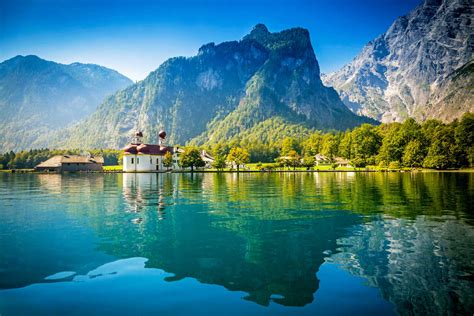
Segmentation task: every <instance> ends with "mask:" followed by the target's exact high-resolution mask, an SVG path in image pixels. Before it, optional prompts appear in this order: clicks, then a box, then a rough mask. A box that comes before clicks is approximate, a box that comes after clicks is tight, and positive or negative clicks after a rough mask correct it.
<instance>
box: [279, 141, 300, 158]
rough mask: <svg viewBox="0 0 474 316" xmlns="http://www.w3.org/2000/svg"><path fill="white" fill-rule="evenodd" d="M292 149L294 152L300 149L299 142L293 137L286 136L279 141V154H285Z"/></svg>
mask: <svg viewBox="0 0 474 316" xmlns="http://www.w3.org/2000/svg"><path fill="white" fill-rule="evenodd" d="M292 150H294V151H296V152H299V151H300V144H299V143H298V141H297V140H296V139H295V138H292V137H286V138H285V139H283V141H282V142H281V155H282V156H286V155H288V153H289V152H290V151H292Z"/></svg>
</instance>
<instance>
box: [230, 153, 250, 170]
mask: <svg viewBox="0 0 474 316" xmlns="http://www.w3.org/2000/svg"><path fill="white" fill-rule="evenodd" d="M227 161H228V162H231V163H232V164H235V165H237V171H239V168H240V165H243V164H246V163H248V162H249V152H248V151H247V150H246V149H244V148H240V147H233V148H231V149H230V152H229V154H228V155H227Z"/></svg>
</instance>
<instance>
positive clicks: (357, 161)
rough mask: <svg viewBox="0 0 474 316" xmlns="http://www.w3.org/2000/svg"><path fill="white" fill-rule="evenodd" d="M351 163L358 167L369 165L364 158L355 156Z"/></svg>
mask: <svg viewBox="0 0 474 316" xmlns="http://www.w3.org/2000/svg"><path fill="white" fill-rule="evenodd" d="M351 164H352V165H353V166H354V167H356V168H364V167H365V166H367V162H366V161H365V159H363V158H355V159H353V160H352V161H351Z"/></svg>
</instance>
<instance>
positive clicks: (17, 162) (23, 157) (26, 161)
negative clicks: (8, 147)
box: [0, 148, 122, 169]
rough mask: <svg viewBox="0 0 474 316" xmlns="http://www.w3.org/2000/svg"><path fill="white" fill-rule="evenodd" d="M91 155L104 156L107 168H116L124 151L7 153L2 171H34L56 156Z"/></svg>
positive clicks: (0, 157) (0, 158)
mask: <svg viewBox="0 0 474 316" xmlns="http://www.w3.org/2000/svg"><path fill="white" fill-rule="evenodd" d="M86 153H90V154H91V155H92V156H102V157H103V158H104V165H105V166H114V165H118V164H119V163H121V159H122V156H121V155H122V150H115V149H93V150H90V151H84V150H80V149H45V148H44V149H31V150H23V151H20V152H17V153H15V152H13V151H10V152H6V153H4V154H0V169H32V168H34V167H35V166H36V165H38V164H39V163H41V162H43V161H45V160H48V159H49V158H51V157H53V156H56V155H80V154H86Z"/></svg>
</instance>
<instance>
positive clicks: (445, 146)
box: [423, 125, 461, 169]
mask: <svg viewBox="0 0 474 316" xmlns="http://www.w3.org/2000/svg"><path fill="white" fill-rule="evenodd" d="M460 152H461V150H460V149H459V147H458V146H457V144H456V142H455V137H454V129H453V127H452V126H449V125H439V126H437V127H436V128H435V130H434V133H433V136H432V142H431V146H430V147H429V149H428V154H427V155H426V157H425V159H424V161H423V167H425V168H433V169H448V168H453V167H458V166H459V164H458V161H459V156H460V155H461V154H460Z"/></svg>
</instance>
